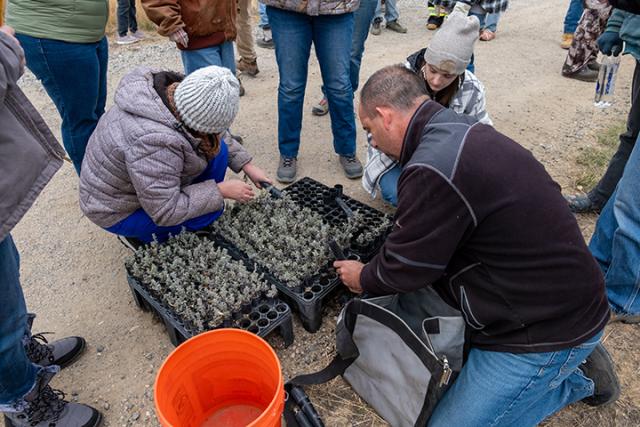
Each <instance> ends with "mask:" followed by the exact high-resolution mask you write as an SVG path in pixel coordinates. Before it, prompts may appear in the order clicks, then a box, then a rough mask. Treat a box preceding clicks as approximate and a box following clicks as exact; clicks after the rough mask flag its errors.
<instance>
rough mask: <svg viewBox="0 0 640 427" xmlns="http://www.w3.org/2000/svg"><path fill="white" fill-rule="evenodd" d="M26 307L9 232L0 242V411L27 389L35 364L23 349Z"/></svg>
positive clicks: (18, 260) (16, 258)
mask: <svg viewBox="0 0 640 427" xmlns="http://www.w3.org/2000/svg"><path fill="white" fill-rule="evenodd" d="M26 330H27V308H26V305H25V302H24V295H23V294H22V287H21V286H20V256H19V254H18V250H17V249H16V246H15V245H14V244H13V240H12V239H11V235H8V236H7V237H5V239H4V240H3V241H2V242H0V412H2V410H3V409H6V408H3V406H5V405H11V404H12V403H15V402H16V401H18V400H19V399H20V398H22V397H23V396H24V395H25V394H27V392H29V391H30V390H31V388H32V387H33V385H34V383H35V380H36V372H37V368H36V366H35V365H33V364H32V363H31V362H30V361H29V359H28V358H27V355H26V353H25V351H24V345H23V343H22V339H23V337H24V335H25V332H26Z"/></svg>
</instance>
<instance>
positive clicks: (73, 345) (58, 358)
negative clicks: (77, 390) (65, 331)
mask: <svg viewBox="0 0 640 427" xmlns="http://www.w3.org/2000/svg"><path fill="white" fill-rule="evenodd" d="M35 317H36V315H35V314H32V313H29V314H27V332H26V334H25V337H24V339H23V345H24V351H25V352H26V353H27V357H28V358H29V360H31V362H33V363H35V364H36V365H40V366H50V365H58V366H60V368H64V367H65V366H69V365H70V364H72V363H73V362H75V361H76V360H77V359H78V358H79V357H80V355H81V354H82V352H83V351H84V349H85V347H86V341H85V340H84V338H82V337H67V338H62V339H59V340H56V341H53V342H51V343H50V342H49V341H47V339H46V338H45V337H44V335H45V334H49V333H50V332H42V333H39V334H33V335H32V334H31V327H32V326H33V320H34V319H35Z"/></svg>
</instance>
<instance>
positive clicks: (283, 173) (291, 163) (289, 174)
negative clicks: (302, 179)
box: [276, 156, 298, 184]
mask: <svg viewBox="0 0 640 427" xmlns="http://www.w3.org/2000/svg"><path fill="white" fill-rule="evenodd" d="M297 169H298V159H297V158H295V157H285V156H280V164H279V165H278V172H277V173H276V178H277V179H278V181H280V182H283V183H285V184H288V183H290V182H293V181H294V180H295V179H296V172H297Z"/></svg>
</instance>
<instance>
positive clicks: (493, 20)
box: [484, 12, 502, 33]
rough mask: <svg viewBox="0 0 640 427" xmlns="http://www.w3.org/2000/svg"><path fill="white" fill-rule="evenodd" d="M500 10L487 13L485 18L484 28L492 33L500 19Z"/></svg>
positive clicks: (496, 28)
mask: <svg viewBox="0 0 640 427" xmlns="http://www.w3.org/2000/svg"><path fill="white" fill-rule="evenodd" d="M500 15H502V14H501V13H500V12H496V13H489V14H487V17H486V19H485V23H484V29H485V30H489V31H491V32H492V33H495V32H496V31H498V22H499V21H500Z"/></svg>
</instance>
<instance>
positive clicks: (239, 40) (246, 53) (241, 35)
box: [236, 0, 257, 63]
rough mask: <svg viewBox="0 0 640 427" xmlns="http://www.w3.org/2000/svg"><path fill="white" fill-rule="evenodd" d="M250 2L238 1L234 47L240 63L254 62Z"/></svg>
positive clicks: (254, 53)
mask: <svg viewBox="0 0 640 427" xmlns="http://www.w3.org/2000/svg"><path fill="white" fill-rule="evenodd" d="M250 9H251V0H238V20H237V28H238V36H237V37H236V46H237V47H238V55H239V56H240V61H245V62H249V63H255V62H256V57H257V56H256V50H255V47H254V42H253V28H252V26H251V13H250Z"/></svg>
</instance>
